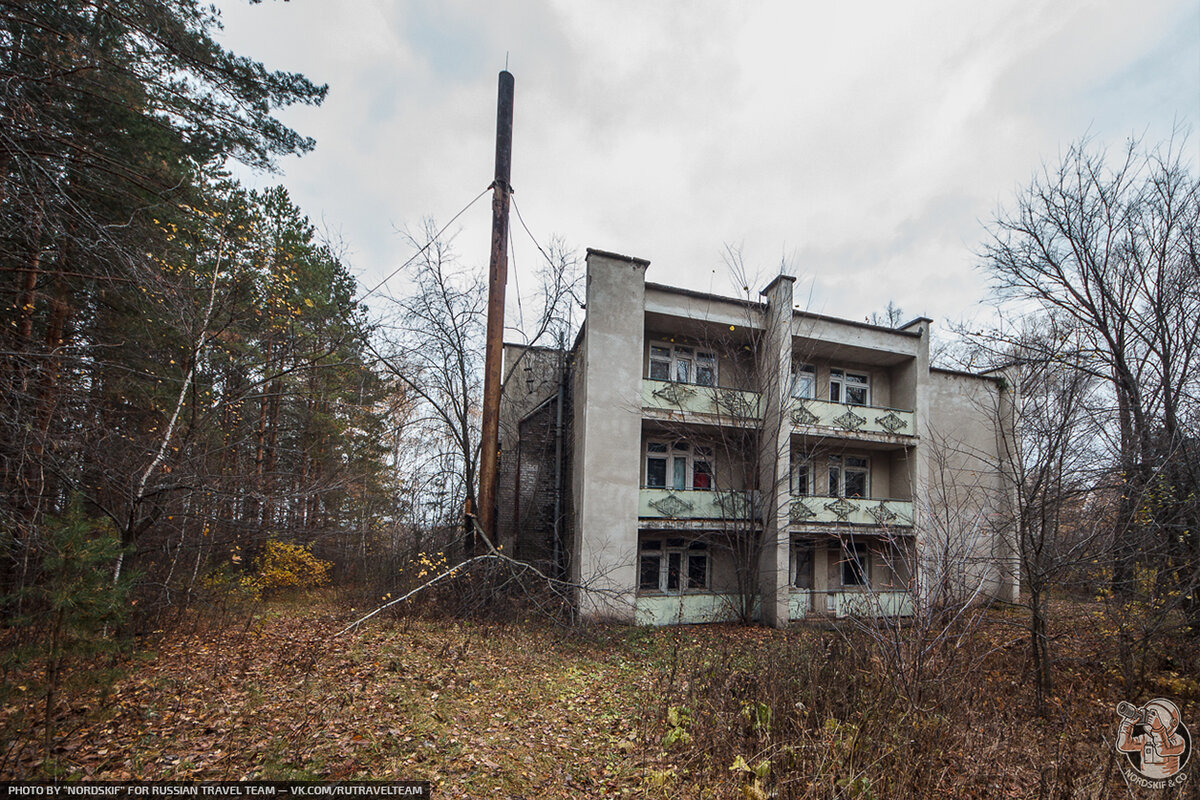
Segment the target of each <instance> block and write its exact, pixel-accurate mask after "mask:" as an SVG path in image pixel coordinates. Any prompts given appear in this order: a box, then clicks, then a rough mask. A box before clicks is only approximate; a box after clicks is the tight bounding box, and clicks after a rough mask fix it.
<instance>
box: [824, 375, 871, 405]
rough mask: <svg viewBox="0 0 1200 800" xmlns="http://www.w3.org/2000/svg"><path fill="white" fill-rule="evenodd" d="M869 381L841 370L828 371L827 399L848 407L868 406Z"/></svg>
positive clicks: (864, 377)
mask: <svg viewBox="0 0 1200 800" xmlns="http://www.w3.org/2000/svg"><path fill="white" fill-rule="evenodd" d="M870 388H871V379H870V377H869V376H867V375H864V374H863V373H859V372H848V371H846V370H843V369H831V370H829V399H830V401H832V402H834V403H845V404H846V405H850V406H865V405H869V404H870V399H871V396H870Z"/></svg>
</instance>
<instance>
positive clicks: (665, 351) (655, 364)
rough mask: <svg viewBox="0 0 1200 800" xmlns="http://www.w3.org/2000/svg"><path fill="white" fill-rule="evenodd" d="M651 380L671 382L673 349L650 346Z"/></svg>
mask: <svg viewBox="0 0 1200 800" xmlns="http://www.w3.org/2000/svg"><path fill="white" fill-rule="evenodd" d="M650 378H651V380H656V381H669V380H671V348H670V347H660V346H659V345H655V344H652V345H650Z"/></svg>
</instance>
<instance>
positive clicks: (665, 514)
mask: <svg viewBox="0 0 1200 800" xmlns="http://www.w3.org/2000/svg"><path fill="white" fill-rule="evenodd" d="M754 506H755V493H754V492H737V491H716V490H711V491H706V490H701V489H694V490H686V489H642V491H641V497H640V499H639V502H638V516H639V517H650V518H653V519H723V520H748V519H750V518H751V516H752V514H753V513H754Z"/></svg>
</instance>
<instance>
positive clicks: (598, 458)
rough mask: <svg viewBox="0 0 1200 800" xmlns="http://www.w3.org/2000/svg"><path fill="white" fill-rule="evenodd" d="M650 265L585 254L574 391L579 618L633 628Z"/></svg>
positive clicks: (575, 556)
mask: <svg viewBox="0 0 1200 800" xmlns="http://www.w3.org/2000/svg"><path fill="white" fill-rule="evenodd" d="M649 264H650V262H649V261H645V260H643V259H638V258H630V257H628V256H621V255H617V254H615V253H606V252H604V251H601V250H592V249H589V250H588V251H587V289H586V298H587V321H586V322H585V323H584V331H583V339H582V341H581V343H580V348H579V351H578V353H577V360H576V366H575V369H576V373H577V374H576V381H575V387H576V388H575V392H576V394H575V437H576V444H575V454H574V459H575V461H574V473H575V481H576V486H575V497H576V508H575V531H574V541H573V545H574V546H573V552H572V555H573V558H572V564H571V574H572V576H573V577H574V579H575V580H577V581H579V582H581V583H584V584H587V588H586V589H584V590H581V591H580V596H579V607H580V613H581V614H582V615H583V616H585V617H590V618H593V619H598V618H607V619H613V620H620V621H623V622H633V621H634V610H635V607H634V602H635V594H636V592H637V534H638V528H637V524H638V492H639V486H638V475H639V474H640V469H639V467H640V463H639V462H640V460H641V452H642V447H641V438H642V407H641V406H642V404H641V393H642V351H643V349H644V341H643V340H644V338H645V299H646V267H647V266H649Z"/></svg>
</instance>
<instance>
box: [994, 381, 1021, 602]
mask: <svg viewBox="0 0 1200 800" xmlns="http://www.w3.org/2000/svg"><path fill="white" fill-rule="evenodd" d="M999 378H1000V385H999V386H998V387H997V392H998V393H999V397H998V398H997V400H996V406H997V414H996V417H997V418H996V452H997V454H998V456H999V458H998V461H999V463H998V465H997V467H998V469H999V472H1000V497H999V503H1000V508H998V509H997V512H998V515H999V517H1000V518H1001V519H1005V520H1007V524H1005V525H1004V527H1003V528H1002V529H1001V530H1000V531H998V532H997V533H996V534H995V542H996V554H995V557H996V561H997V563H998V564H999V565H1000V568H999V572H1000V575H999V579H1000V585H999V587H998V588H997V592H996V596H997V597H998V598H999V599H1000V600H1004V601H1005V602H1009V603H1019V602H1020V601H1021V543H1020V542H1019V541H1018V540H1017V539H1018V536H1019V533H1018V527H1017V524H1016V515H1017V511H1018V506H1019V500H1018V495H1017V485H1016V480H1015V477H1016V474H1017V473H1016V468H1015V467H1014V465H1013V463H1012V458H1013V456H1015V455H1016V453H1017V441H1016V438H1015V435H1016V432H1015V431H1014V427H1015V425H1016V418H1017V409H1018V408H1019V407H1020V403H1021V378H1020V370H1019V369H1018V368H1016V367H1014V368H1012V369H1008V370H1004V371H1003V372H1001V373H1000V376H999Z"/></svg>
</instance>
